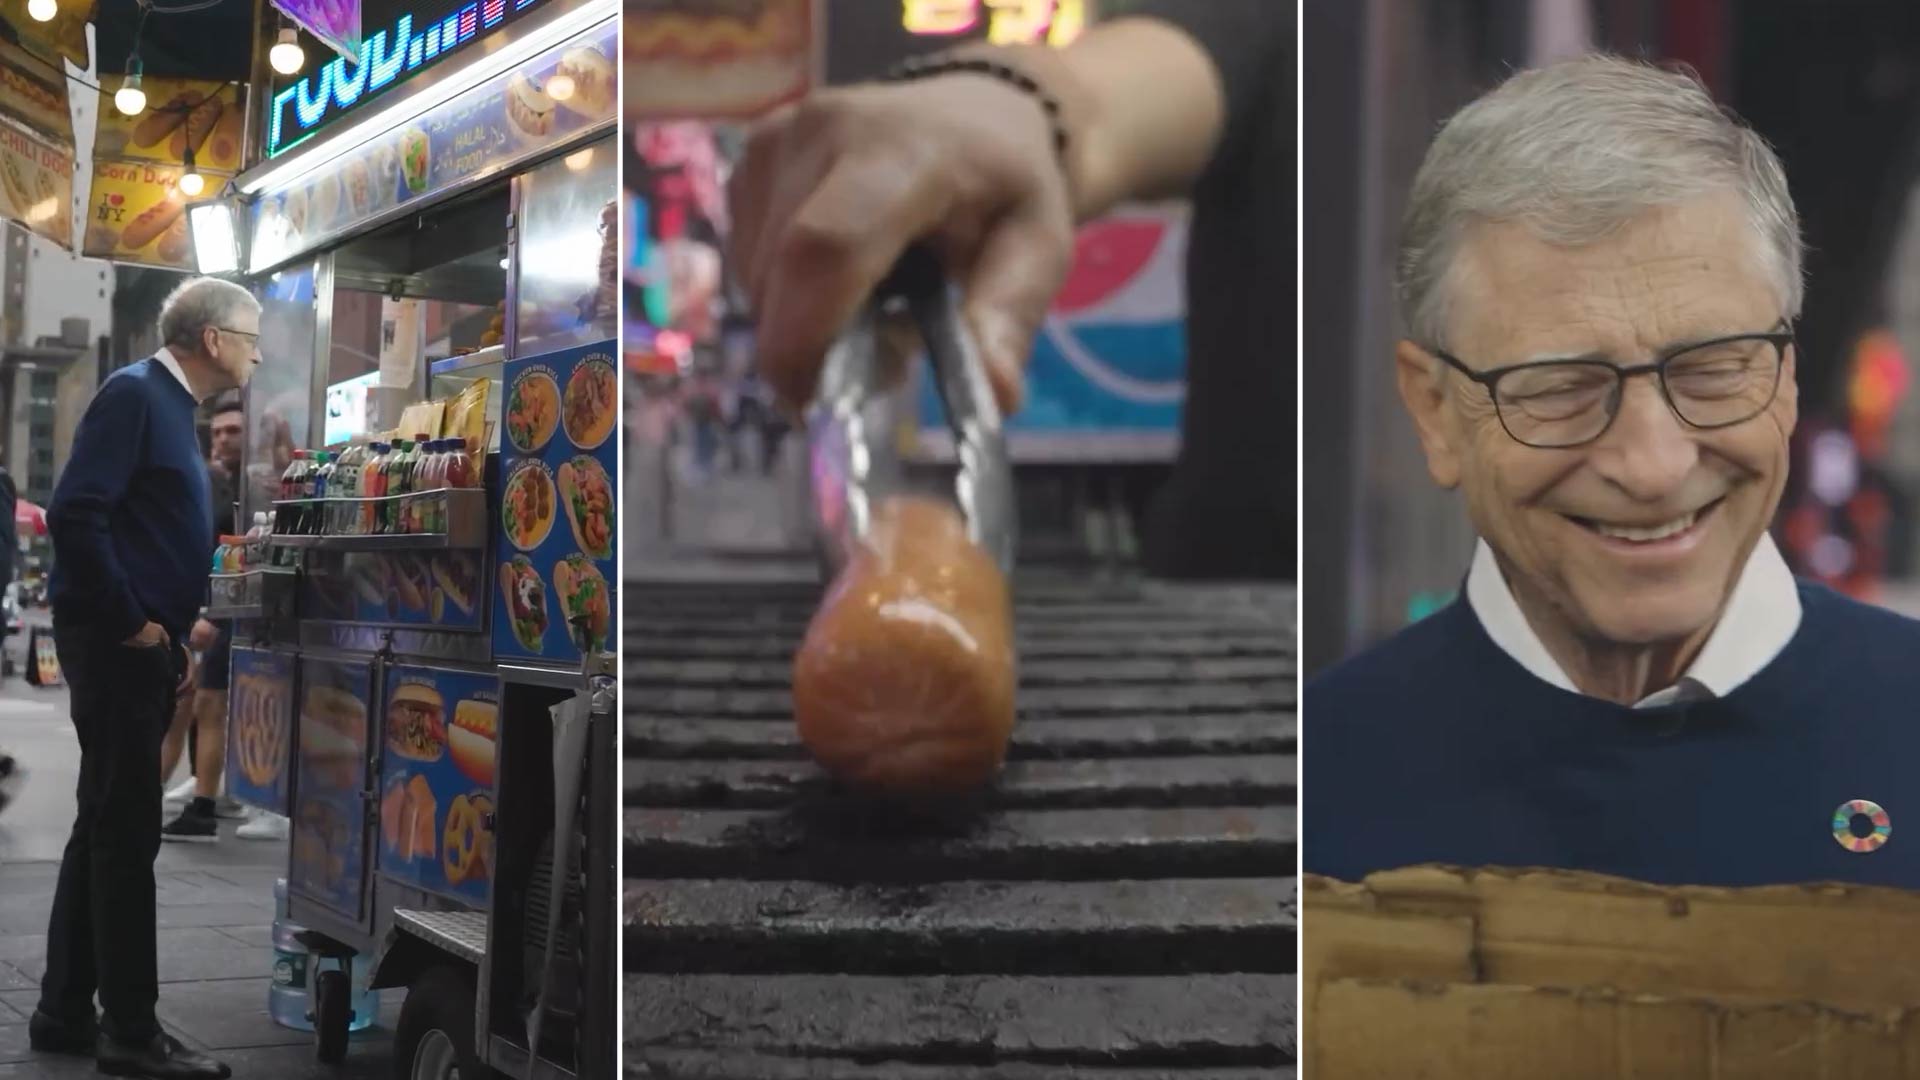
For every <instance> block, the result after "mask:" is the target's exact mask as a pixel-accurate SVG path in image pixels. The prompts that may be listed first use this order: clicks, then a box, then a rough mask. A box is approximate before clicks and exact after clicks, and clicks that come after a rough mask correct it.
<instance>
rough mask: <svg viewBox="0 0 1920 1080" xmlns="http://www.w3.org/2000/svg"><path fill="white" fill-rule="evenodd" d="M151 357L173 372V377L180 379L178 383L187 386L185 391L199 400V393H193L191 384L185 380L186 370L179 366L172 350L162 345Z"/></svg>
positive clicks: (178, 361)
mask: <svg viewBox="0 0 1920 1080" xmlns="http://www.w3.org/2000/svg"><path fill="white" fill-rule="evenodd" d="M153 358H154V359H155V360H158V361H159V362H160V366H161V367H163V368H166V369H167V370H168V371H171V372H173V377H174V378H176V379H179V380H180V385H181V386H184V387H186V388H187V393H189V394H193V400H195V401H199V400H200V395H199V394H194V392H193V384H192V383H190V382H188V381H187V372H186V370H185V369H184V368H182V367H181V366H180V360H179V358H178V357H176V356H174V355H173V352H172V350H170V349H168V348H167V347H166V346H165V345H162V346H160V351H159V352H156V353H154V354H153Z"/></svg>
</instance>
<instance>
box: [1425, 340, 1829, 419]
mask: <svg viewBox="0 0 1920 1080" xmlns="http://www.w3.org/2000/svg"><path fill="white" fill-rule="evenodd" d="M1777 325H1778V326H1779V329H1778V330H1774V331H1770V332H1768V333H1764V334H1733V335H1730V336H1728V337H1719V338H1712V339H1709V340H1707V341H1697V342H1693V343H1691V344H1688V345H1683V346H1680V347H1679V348H1676V349H1673V350H1671V351H1669V352H1667V353H1666V354H1664V355H1662V356H1660V357H1659V358H1658V359H1656V360H1654V361H1653V362H1652V363H1650V364H1633V365H1626V366H1623V365H1620V364H1616V363H1613V362H1612V361H1610V360H1602V359H1598V358H1589V357H1576V358H1572V359H1567V360H1534V361H1530V362H1528V363H1524V364H1511V365H1508V366H1506V367H1497V368H1489V369H1487V370H1486V371H1476V370H1474V369H1473V368H1470V367H1468V366H1467V365H1466V364H1465V363H1463V362H1461V360H1460V358H1459V357H1456V356H1454V355H1453V354H1451V353H1448V352H1445V351H1443V350H1440V349H1435V350H1433V354H1434V355H1435V356H1437V357H1439V358H1440V359H1441V360H1442V361H1445V362H1446V363H1447V364H1448V365H1449V366H1450V367H1452V368H1453V369H1454V370H1455V371H1458V372H1459V373H1460V374H1462V375H1465V376H1466V377H1467V378H1469V379H1471V380H1473V381H1474V382H1477V383H1479V384H1480V385H1481V386H1484V387H1486V389H1487V395H1488V396H1489V397H1491V398H1492V399H1493V407H1494V411H1495V412H1496V413H1497V414H1498V415H1499V417H1500V426H1501V427H1503V428H1505V429H1506V431H1507V434H1508V435H1510V436H1512V437H1513V438H1514V440H1515V441H1516V442H1520V443H1523V444H1525V445H1527V446H1533V447H1538V448H1540V449H1542V450H1565V449H1569V448H1571V447H1575V446H1582V445H1585V444H1587V443H1590V442H1593V441H1594V440H1595V439H1598V438H1599V437H1600V436H1602V435H1605V434H1606V433H1607V429H1608V428H1610V427H1612V426H1613V418H1614V417H1615V416H1618V415H1619V414H1620V401H1621V398H1622V396H1623V395H1624V392H1625V390H1626V382H1627V380H1628V379H1630V378H1633V377H1634V376H1636V375H1651V376H1653V377H1654V381H1655V382H1657V383H1658V384H1659V386H1660V394H1661V396H1662V397H1664V398H1666V399H1667V406H1668V407H1669V408H1671V409H1672V410H1673V414H1674V415H1675V416H1677V417H1679V418H1680V420H1681V422H1682V423H1685V424H1687V425H1688V426H1689V427H1694V428H1700V429H1703V430H1712V429H1714V428H1726V427H1733V426H1734V425H1735V424H1744V423H1746V422H1747V421H1749V420H1751V419H1753V418H1754V417H1756V416H1759V415H1760V414H1761V413H1763V412H1765V411H1767V407H1768V406H1769V405H1772V404H1773V399H1774V396H1775V395H1776V394H1778V393H1779V392H1780V371H1781V369H1782V368H1784V367H1785V366H1786V357H1787V346H1789V345H1791V344H1793V333H1792V331H1791V330H1789V329H1788V328H1787V324H1786V322H1785V321H1782V322H1780V323H1779V324H1777Z"/></svg>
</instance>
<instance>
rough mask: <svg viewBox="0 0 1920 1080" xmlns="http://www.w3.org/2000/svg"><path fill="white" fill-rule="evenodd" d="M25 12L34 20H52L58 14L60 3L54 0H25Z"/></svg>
mask: <svg viewBox="0 0 1920 1080" xmlns="http://www.w3.org/2000/svg"><path fill="white" fill-rule="evenodd" d="M27 14H28V15H31V16H32V17H33V21H34V22H52V21H53V17H54V16H55V15H58V14H60V5H59V4H57V3H55V2H54V0H27Z"/></svg>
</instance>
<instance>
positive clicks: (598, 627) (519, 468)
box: [493, 341, 619, 666]
mask: <svg viewBox="0 0 1920 1080" xmlns="http://www.w3.org/2000/svg"><path fill="white" fill-rule="evenodd" d="M614 350H615V346H614V343H613V342H612V341H602V342H598V343H596V344H592V345H583V346H579V347H577V348H572V349H562V350H560V351H559V352H551V353H546V354H543V355H540V356H530V357H525V358H522V359H519V360H510V361H508V362H507V365H506V370H505V372H504V374H503V375H502V380H503V382H504V383H505V385H506V395H507V396H506V403H505V405H504V407H503V408H502V411H501V420H502V422H501V424H500V429H501V431H500V458H501V466H500V476H501V485H500V503H499V506H498V507H496V508H495V512H494V520H495V521H496V522H497V523H498V524H497V529H496V532H497V535H498V542H497V543H496V544H495V545H494V552H495V560H496V562H495V566H494V571H493V579H494V580H493V594H494V601H493V606H494V619H493V655H494V656H495V657H496V658H499V659H506V658H512V659H518V660H535V661H549V662H552V663H556V664H565V665H568V666H574V665H578V664H579V663H580V650H579V648H577V647H576V646H575V644H574V640H573V635H572V634H571V633H570V632H569V626H570V625H571V622H572V620H573V619H574V618H575V617H577V616H582V615H584V616H585V617H586V618H587V620H588V639H589V643H588V647H589V649H592V650H596V651H597V650H601V649H606V648H609V647H611V642H612V639H611V634H612V628H613V611H614V606H613V590H614V581H615V580H616V577H615V571H614V556H615V553H616V552H617V551H619V539H618V536H617V535H616V531H615V524H616V521H617V520H618V519H617V518H616V517H615V516H614V502H613V477H614V476H615V475H616V472H615V461H616V455H617V454H618V453H619V440H618V439H615V438H614V437H613V434H614V429H615V427H616V426H617V425H618V423H619V406H618V403H617V402H616V401H615V395H614V387H615V381H614V380H615V375H614V361H613V357H614Z"/></svg>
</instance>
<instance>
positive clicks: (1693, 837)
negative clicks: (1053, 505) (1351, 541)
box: [1302, 56, 1920, 888]
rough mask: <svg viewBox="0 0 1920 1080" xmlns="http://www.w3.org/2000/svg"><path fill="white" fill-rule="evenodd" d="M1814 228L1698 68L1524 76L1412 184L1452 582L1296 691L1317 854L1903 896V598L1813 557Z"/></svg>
mask: <svg viewBox="0 0 1920 1080" xmlns="http://www.w3.org/2000/svg"><path fill="white" fill-rule="evenodd" d="M1800 263H1801V251H1800V239H1799V231H1798V219H1797V216H1796V214H1795V212H1794V208H1793V203H1792V200H1791V198H1790V197H1789V195H1788V191H1787V183H1786V177H1785V175H1784V173H1783V171H1782V169H1781V166H1780V162H1779V160H1778V159H1777V158H1776V157H1775V156H1774V154H1773V152H1772V150H1770V149H1769V148H1768V146H1767V145H1766V143H1765V142H1764V141H1763V140H1762V139H1761V138H1760V137H1759V136H1758V135H1756V134H1755V133H1754V132H1753V131H1751V130H1749V129H1748V128H1746V127H1745V126H1744V125H1742V124H1741V123H1740V122H1739V121H1738V120H1737V119H1735V118H1733V117H1731V116H1729V115H1728V114H1727V113H1725V112H1724V111H1723V110H1721V109H1720V108H1719V107H1718V106H1717V105H1716V104H1715V103H1714V102H1713V101H1712V99H1711V98H1710V97H1709V95H1708V94H1707V92H1706V91H1705V89H1703V88H1702V87H1701V86H1700V85H1699V84H1698V83H1697V82H1696V81H1695V80H1693V79H1692V78H1690V77H1688V76H1687V75H1684V74H1680V73H1675V72H1669V71H1664V70H1661V69H1657V68H1654V67H1650V66H1647V65H1644V64H1639V63H1634V62H1629V61H1626V60H1622V59H1617V58H1612V57H1606V56H1589V57H1584V58H1581V59H1577V60H1571V61H1567V62H1564V63H1561V64H1556V65H1553V66H1550V67H1546V68H1542V69H1539V70H1534V71H1527V72H1522V73H1520V74H1518V75H1515V76H1514V77H1512V78H1511V79H1509V80H1508V81H1507V82H1506V83H1505V84H1504V85H1502V86H1500V87H1499V88H1497V89H1495V90H1494V91H1492V92H1491V93H1489V94H1487V95H1486V96H1484V97H1482V98H1480V99H1479V100H1478V101H1475V102H1474V103H1472V104H1470V105H1468V106H1467V107H1466V108H1464V109H1462V110H1461V111H1460V112H1459V113H1458V114H1457V115H1455V116H1454V117H1453V118H1452V120H1450V121H1449V122H1448V123H1447V124H1446V126H1445V127H1444V128H1443V129H1442V130H1441V132H1440V134H1439V135H1438V137H1437V138H1436V139H1435V140H1434V143H1433V146H1432V147H1431V149H1430V150H1429V151H1428V153H1427V157H1426V160H1425V162H1424V164H1423V165H1422V167H1421V169H1420V172H1419V175H1418V177H1417V179H1416V180H1415V182H1414V186H1413V191H1412V195H1411V200H1410V205H1409V207H1408V209H1407V212H1406V216H1405V223H1404V231H1403V236H1402V241H1401V261H1400V272H1399V286H1400V297H1401V302H1402V306H1403V309H1404V313H1405V319H1406V325H1407V328H1408V330H1407V332H1408V338H1407V340H1405V341H1402V342H1401V343H1400V344H1399V346H1398V348H1397V350H1396V354H1395V362H1396V364H1397V369H1398V381H1399V388H1400V394H1401V397H1402V399H1403V400H1404V402H1405V405H1406V408H1407V411H1408V413H1409V414H1411V416H1412V419H1413V423H1414V426H1415V428H1416V429H1417V431H1418V434H1419V438H1420V443H1421V447H1422V449H1423V452H1424V455H1425V458H1426V465H1427V471H1428V473H1429V475H1430V476H1431V477H1432V479H1433V481H1434V482H1435V483H1436V484H1439V485H1440V486H1441V487H1443V488H1446V489H1449V490H1457V491H1459V492H1460V493H1461V495H1462V496H1463V497H1464V501H1465V506H1466V510H1467V516H1468V517H1469V518H1470V520H1471V521H1472V524H1473V527H1474V529H1475V531H1476V532H1477V533H1478V535H1479V538H1480V542H1479V545H1478V549H1477V551H1476V553H1475V555H1474V557H1473V561H1472V565H1471V567H1470V569H1469V571H1468V574H1467V577H1466V585H1465V589H1464V593H1465V595H1464V597H1463V598H1462V599H1461V600H1460V601H1458V602H1456V603H1454V604H1453V605H1452V606H1450V607H1448V608H1446V609H1444V610H1443V611H1441V612H1439V613H1437V614H1435V615H1433V616H1431V617H1429V618H1427V619H1425V620H1423V621H1421V622H1419V623H1416V624H1415V625H1413V626H1412V627H1410V628H1408V629H1407V630H1405V631H1403V632H1401V633H1400V634H1399V635H1398V636H1396V637H1394V638H1392V639H1391V640H1389V641H1387V642H1386V643H1384V644H1382V645H1380V646H1379V647H1377V648H1374V649H1372V650H1370V651H1368V652H1365V653H1362V654H1361V655H1359V656H1357V657H1354V658H1352V659H1350V660H1348V661H1346V662H1345V663H1343V664H1341V665H1339V666H1337V667H1335V668H1334V669H1332V670H1331V671H1329V672H1328V673H1326V674H1325V675H1324V676H1322V677H1320V678H1318V679H1316V680H1314V681H1313V682H1311V683H1309V684H1308V686H1307V688H1306V691H1305V697H1304V699H1303V708H1304V710H1305V719H1306V722H1307V723H1308V724H1309V725H1310V729H1309V730H1308V731H1307V732H1306V733H1305V741H1304V744H1303V748H1304V749H1305V762H1306V769H1307V774H1308V775H1307V777H1306V780H1307V782H1306V784H1305V785H1304V788H1305V791H1304V796H1305V800H1306V801H1305V803H1304V805H1303V807H1302V810H1303V814H1304V818H1305V822H1304V829H1305V831H1306V837H1307V841H1306V846H1305V854H1304V858H1305V864H1306V868H1307V869H1308V870H1309V871H1311V872H1315V873H1321V874H1327V875H1330V876H1333V877H1338V878H1342V879H1346V880H1356V879H1358V878H1360V877H1363V876H1364V875H1366V874H1368V873H1370V872H1372V871H1376V870H1381V869H1387V868H1392V867H1398V866H1406V865H1411V864H1418V863H1427V862H1444V863H1452V864H1460V865H1467V866H1509V867H1523V866H1540V867H1562V868H1574V869H1583V870H1592V871H1600V872H1605V873H1610V874H1617V875H1621V876H1625V877H1630V878H1635V879H1640V880H1644V881H1652V882H1658V883H1663V884H1674V883H1689V884H1704V885H1728V886H1738V885H1756V884H1766V883H1788V882H1808V881H1826V880H1838V881H1851V882H1861V883H1871V884H1882V885H1895V886H1901V887H1905V888H1920V844H1916V843H1913V842H1907V843H1904V844H1902V843H1898V842H1893V843H1889V842H1888V841H1889V838H1890V837H1891V834H1892V827H1893V821H1894V818H1896V817H1899V816H1900V815H1901V813H1902V812H1903V810H1904V812H1905V813H1908V814H1913V815H1916V816H1915V817H1914V819H1913V820H1914V822H1915V826H1914V827H1916V828H1920V802H1914V801H1912V800H1908V801H1907V802H1905V803H1902V801H1901V799H1902V796H1903V795H1907V794H1912V793H1914V792H1915V791H1916V790H1920V789H1916V787H1915V784H1914V780H1913V762H1914V761H1916V760H1920V724H1916V723H1915V722H1914V718H1913V702H1914V701H1916V700H1920V664H1916V662H1915V658H1916V657H1920V623H1916V622H1913V621H1910V620H1907V619H1904V618H1901V617H1899V616H1897V615H1894V614H1892V613H1889V612H1886V611H1882V610H1879V609H1876V608H1872V607H1869V606H1866V605H1863V604H1859V603H1855V602H1853V601H1851V600H1848V599H1846V598H1843V597H1841V596H1839V595H1837V594H1836V593H1833V592H1831V591H1829V590H1827V589H1825V588H1822V587H1820V586H1817V585H1813V584H1809V583H1806V582H1796V581H1795V579H1794V577H1793V576H1792V574H1791V573H1790V572H1789V570H1788V568H1787V566H1786V564H1785V561H1784V560H1783V559H1782V557H1781V555H1780V552H1779V551H1778V550H1777V549H1776V547H1775V545H1774V542H1773V540H1772V538H1771V537H1770V535H1769V533H1768V529H1769V525H1770V524H1771V522H1772V521H1773V517H1774V513H1775V510H1776V509H1777V508H1778V506H1779V504H1780V498H1781V492H1782V490H1783V488H1784V487H1785V485H1786V482H1787V467H1788V444H1789V437H1790V436H1791V434H1792V432H1793V429H1794V423H1795V420H1796V418H1797V391H1796V387H1795V381H1794V369H1795V364H1796V361H1797V356H1796V350H1795V347H1794V338H1793V334H1792V329H1791V328H1792V322H1793V319H1794V318H1795V316H1796V315H1797V314H1798V313H1799V310H1800V302H1801V291H1802V286H1801V277H1800V273H1801V271H1800Z"/></svg>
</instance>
